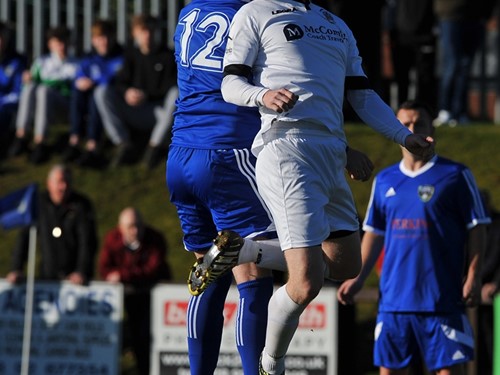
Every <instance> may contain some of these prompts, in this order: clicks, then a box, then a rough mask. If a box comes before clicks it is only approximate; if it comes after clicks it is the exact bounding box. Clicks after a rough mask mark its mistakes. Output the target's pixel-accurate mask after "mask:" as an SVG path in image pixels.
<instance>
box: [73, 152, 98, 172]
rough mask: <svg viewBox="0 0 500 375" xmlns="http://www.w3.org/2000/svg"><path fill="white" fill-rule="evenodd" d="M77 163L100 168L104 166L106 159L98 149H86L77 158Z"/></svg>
mask: <svg viewBox="0 0 500 375" xmlns="http://www.w3.org/2000/svg"><path fill="white" fill-rule="evenodd" d="M75 163H76V165H78V166H80V167H87V168H96V169H99V168H102V167H103V165H104V160H103V159H102V158H101V157H100V156H99V154H98V153H97V152H96V151H85V152H84V153H83V154H82V155H81V156H80V157H79V158H78V159H76V161H75Z"/></svg>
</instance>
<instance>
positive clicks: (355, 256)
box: [322, 230, 361, 280]
mask: <svg viewBox="0 0 500 375" xmlns="http://www.w3.org/2000/svg"><path fill="white" fill-rule="evenodd" d="M322 248H323V251H324V253H325V259H326V262H327V265H328V266H327V268H328V269H327V273H328V276H327V277H328V278H329V279H332V280H347V279H352V278H354V277H356V276H357V275H358V273H359V271H360V269H361V251H360V249H361V244H360V236H359V231H354V232H353V231H346V230H342V231H334V232H332V233H331V234H330V236H329V237H328V239H326V240H325V241H323V245H322Z"/></svg>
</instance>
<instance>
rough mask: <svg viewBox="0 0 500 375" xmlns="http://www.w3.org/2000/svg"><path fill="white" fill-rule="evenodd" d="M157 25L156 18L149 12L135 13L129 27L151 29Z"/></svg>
mask: <svg viewBox="0 0 500 375" xmlns="http://www.w3.org/2000/svg"><path fill="white" fill-rule="evenodd" d="M157 26H158V20H157V18H156V17H153V16H151V15H149V14H136V15H134V16H133V17H132V20H131V21H130V27H131V28H132V29H134V28H136V27H140V28H142V29H148V30H153V29H155V28H156V27H157Z"/></svg>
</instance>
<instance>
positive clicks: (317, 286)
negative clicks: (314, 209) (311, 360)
mask: <svg viewBox="0 0 500 375" xmlns="http://www.w3.org/2000/svg"><path fill="white" fill-rule="evenodd" d="M285 257H286V260H287V264H288V275H289V277H288V281H287V283H286V284H285V285H284V286H282V287H281V288H279V289H278V290H277V291H276V292H275V293H274V294H273V296H272V297H271V300H270V301H269V313H268V314H269V316H268V323H267V331H266V345H265V347H264V350H263V352H262V359H261V363H262V369H263V371H265V372H264V373H266V372H267V373H269V374H282V373H283V372H284V370H285V355H286V353H287V351H288V347H289V345H290V342H291V341H292V338H293V336H294V334H295V332H296V330H297V327H298V325H299V318H300V315H301V314H302V312H303V311H304V310H305V308H306V307H307V305H308V304H309V302H311V301H312V300H313V299H314V298H315V297H316V296H317V295H318V293H319V291H320V290H321V287H322V286H323V280H324V278H323V274H322V273H320V272H318V271H317V270H318V269H322V268H323V267H324V262H323V253H322V251H321V247H320V246H314V247H309V248H297V249H289V250H287V251H285Z"/></svg>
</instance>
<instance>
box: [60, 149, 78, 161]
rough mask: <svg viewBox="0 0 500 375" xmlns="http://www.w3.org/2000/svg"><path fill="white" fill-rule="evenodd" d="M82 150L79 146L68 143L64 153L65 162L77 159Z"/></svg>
mask: <svg viewBox="0 0 500 375" xmlns="http://www.w3.org/2000/svg"><path fill="white" fill-rule="evenodd" d="M80 154H81V152H80V149H79V148H78V146H76V145H68V146H67V147H66V149H65V150H64V152H63V154H62V160H63V161H64V162H65V163H68V162H70V161H73V160H76V159H77V158H78V157H79V156H80Z"/></svg>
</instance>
